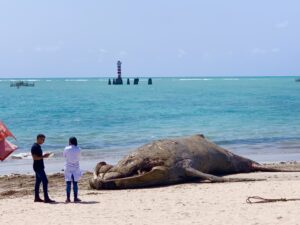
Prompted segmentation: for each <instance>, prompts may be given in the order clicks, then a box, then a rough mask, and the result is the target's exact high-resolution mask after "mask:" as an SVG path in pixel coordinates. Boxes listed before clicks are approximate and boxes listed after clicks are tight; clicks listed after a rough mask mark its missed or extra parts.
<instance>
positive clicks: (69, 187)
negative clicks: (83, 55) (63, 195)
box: [66, 175, 78, 199]
mask: <svg viewBox="0 0 300 225" xmlns="http://www.w3.org/2000/svg"><path fill="white" fill-rule="evenodd" d="M72 182H73V192H74V199H77V197H78V184H77V182H76V181H74V176H73V175H72ZM66 183H67V187H66V191H67V199H70V195H71V181H67V182H66Z"/></svg>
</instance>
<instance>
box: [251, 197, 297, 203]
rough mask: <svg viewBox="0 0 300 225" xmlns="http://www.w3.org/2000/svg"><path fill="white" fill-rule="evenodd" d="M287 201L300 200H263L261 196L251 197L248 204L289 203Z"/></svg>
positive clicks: (295, 199)
mask: <svg viewBox="0 0 300 225" xmlns="http://www.w3.org/2000/svg"><path fill="white" fill-rule="evenodd" d="M287 201H300V198H262V197H259V196H250V197H248V198H247V199H246V202H247V203H248V204H253V203H270V202H287Z"/></svg>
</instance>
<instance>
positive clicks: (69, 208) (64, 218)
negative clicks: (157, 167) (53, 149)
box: [0, 162, 300, 225]
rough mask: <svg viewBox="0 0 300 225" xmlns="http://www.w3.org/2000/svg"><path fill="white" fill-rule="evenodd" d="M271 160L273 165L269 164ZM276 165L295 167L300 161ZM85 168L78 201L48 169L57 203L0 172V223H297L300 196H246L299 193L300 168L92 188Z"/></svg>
mask: <svg viewBox="0 0 300 225" xmlns="http://www.w3.org/2000/svg"><path fill="white" fill-rule="evenodd" d="M270 166H274V165H270ZM275 166H276V167H281V168H287V169H288V168H295V169H299V168H300V164H299V163H295V162H293V163H279V164H275ZM91 175H92V174H91V173H85V175H84V176H83V178H82V179H81V181H80V183H79V191H80V192H79V194H80V198H81V199H82V200H83V201H82V202H81V203H76V204H75V203H69V204H66V203H64V200H65V190H64V189H65V186H64V180H63V175H62V174H52V175H49V176H48V179H49V194H50V196H51V197H52V198H53V199H55V200H56V201H57V203H56V204H45V203H34V202H33V186H34V177H33V176H32V175H17V174H15V175H9V176H8V175H6V176H1V177H0V207H1V211H0V221H1V224H2V225H4V224H33V223H36V221H39V224H64V225H65V224H300V214H299V205H300V201H287V202H282V201H281V202H271V203H256V204H248V203H246V199H247V198H248V197H249V196H260V197H263V198H272V199H278V198H287V199H292V198H300V193H299V187H300V172H290V173H282V172H280V173H265V172H264V173H263V172H257V173H249V174H237V175H231V176H230V177H247V178H262V179H266V180H264V181H256V182H238V183H207V182H206V183H205V182H204V183H185V184H178V185H173V186H165V187H158V188H145V189H129V190H113V191H111V190H109V191H108V190H100V191H98V190H91V189H89V185H88V179H89V178H90V177H91Z"/></svg>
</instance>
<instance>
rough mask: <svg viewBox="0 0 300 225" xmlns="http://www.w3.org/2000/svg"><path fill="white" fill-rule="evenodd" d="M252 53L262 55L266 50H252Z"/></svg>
mask: <svg viewBox="0 0 300 225" xmlns="http://www.w3.org/2000/svg"><path fill="white" fill-rule="evenodd" d="M252 53H253V54H255V55H264V54H266V53H267V50H265V49H262V48H254V49H252Z"/></svg>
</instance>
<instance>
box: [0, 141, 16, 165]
mask: <svg viewBox="0 0 300 225" xmlns="http://www.w3.org/2000/svg"><path fill="white" fill-rule="evenodd" d="M17 148H18V147H17V146H16V145H14V144H12V143H10V142H9V141H7V140H5V139H3V140H1V141H0V160H1V161H3V160H4V159H6V157H8V156H9V155H10V154H11V153H13V152H14V151H15V150H16V149H17Z"/></svg>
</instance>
